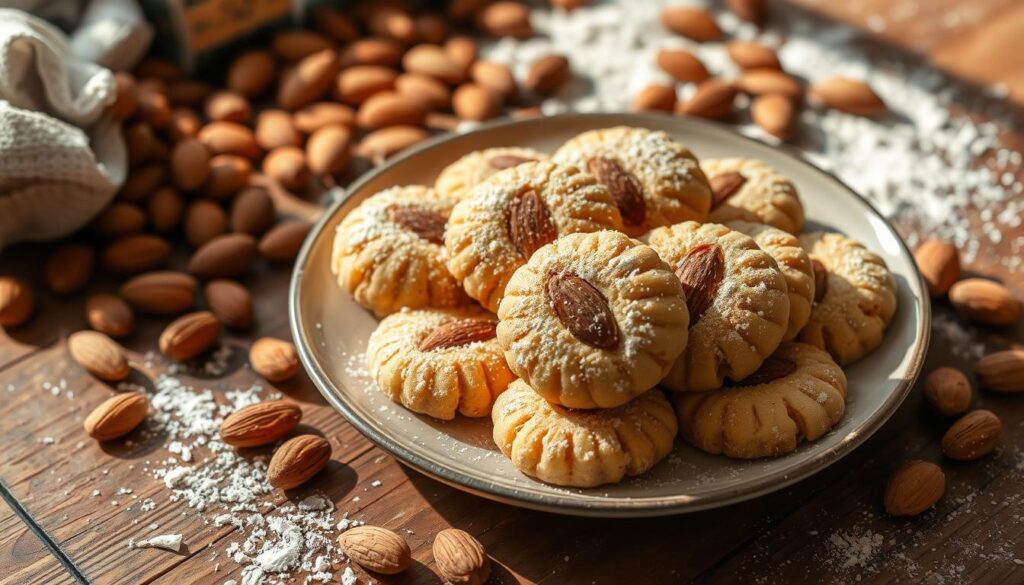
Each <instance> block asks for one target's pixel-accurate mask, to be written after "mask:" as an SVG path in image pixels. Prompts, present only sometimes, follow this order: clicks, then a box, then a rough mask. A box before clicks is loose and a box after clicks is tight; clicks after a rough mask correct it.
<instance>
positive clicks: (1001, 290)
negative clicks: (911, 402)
mask: <svg viewBox="0 0 1024 585" xmlns="http://www.w3.org/2000/svg"><path fill="white" fill-rule="evenodd" d="M914 259H915V260H916V262H917V266H918V269H919V270H920V271H921V275H922V276H923V277H924V280H925V284H926V285H927V288H928V293H929V294H930V295H931V297H932V299H933V300H935V301H941V300H942V299H943V298H947V299H948V301H949V303H950V304H951V305H952V306H953V309H954V310H955V311H956V312H957V313H958V314H959V315H960V316H961V317H963V318H964V319H966V320H968V321H971V322H973V323H977V324H979V325H987V326H994V327H1005V326H1008V325H1012V324H1014V323H1016V322H1017V321H1019V320H1020V318H1021V314H1022V310H1021V302H1020V301H1019V300H1018V299H1017V298H1015V297H1014V296H1013V293H1011V292H1010V290H1009V289H1007V288H1006V287H1005V286H1003V285H1002V284H1000V283H998V282H995V281H993V280H988V279H983V278H965V279H961V278H960V256H959V253H958V252H957V249H956V247H955V246H953V245H952V244H950V243H948V242H944V241H940V240H927V241H925V242H923V243H921V245H920V246H918V248H917V250H916V251H915V252H914ZM974 374H975V376H976V377H977V379H978V381H979V382H980V384H981V386H982V387H983V388H986V389H988V390H991V391H993V392H1001V393H1009V392H1024V350H1022V349H1019V348H1017V349H1009V350H1004V351H997V352H994V353H990V354H988V355H985V356H983V357H982V358H981V359H979V360H978V362H977V363H976V364H975V366H974ZM921 393H922V396H923V397H924V400H925V403H926V404H928V406H929V407H930V408H931V409H932V410H933V411H934V412H935V413H936V414H937V415H939V416H941V417H954V416H955V417H959V418H958V419H957V420H956V421H955V422H953V424H952V425H950V426H949V428H948V429H947V431H946V433H945V435H943V437H942V443H941V444H942V453H943V455H945V456H946V457H947V458H949V459H953V460H956V461H974V460H976V459H980V458H982V457H984V456H985V455H988V454H989V453H991V452H992V450H993V449H995V447H996V445H998V444H999V441H1000V439H1001V438H1002V433H1003V424H1002V421H1000V420H999V417H998V416H997V415H996V414H995V413H994V412H992V411H990V410H983V409H978V410H970V408H971V402H972V398H973V391H972V388H971V381H970V380H969V379H968V378H967V375H966V374H964V372H961V371H960V370H958V369H956V368H951V367H941V368H938V369H936V370H933V371H932V372H931V373H929V374H928V376H927V377H926V378H925V380H924V384H923V387H922V389H921ZM945 485H946V478H945V475H944V474H943V472H942V469H941V468H940V467H939V466H938V465H936V464H934V463H929V462H926V461H919V460H914V461H908V462H906V463H904V464H903V465H901V466H900V467H899V468H898V469H896V471H895V472H893V474H892V476H891V477H890V478H889V483H888V485H887V486H886V489H885V496H884V502H883V503H884V505H885V509H886V511H887V512H888V513H889V514H891V515H893V516H913V515H916V514H920V513H922V512H924V511H925V510H927V509H929V508H931V507H932V506H933V505H935V503H936V502H938V501H939V499H940V498H941V497H942V494H943V493H944V491H945Z"/></svg>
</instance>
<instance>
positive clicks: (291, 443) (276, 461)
mask: <svg viewBox="0 0 1024 585" xmlns="http://www.w3.org/2000/svg"><path fill="white" fill-rule="evenodd" d="M330 460H331V444H330V443H328V442H327V439H324V438H323V437H318V436H316V435H299V436H298V437H294V438H292V439H289V440H287V441H285V443H284V444H283V445H281V447H279V448H278V449H277V451H275V452H274V456H273V457H271V458H270V464H269V465H268V466H267V481H268V482H270V485H272V486H274V487H276V488H280V489H283V490H290V489H292V488H295V487H298V486H300V485H302V484H304V483H306V482H307V481H309V480H310V479H312V478H313V476H314V475H316V474H317V473H319V472H320V470H321V469H323V468H324V467H325V466H326V465H327V462H328V461H330ZM350 532H351V531H350ZM346 534H347V533H346ZM353 560H355V559H353ZM357 562H358V561H357Z"/></svg>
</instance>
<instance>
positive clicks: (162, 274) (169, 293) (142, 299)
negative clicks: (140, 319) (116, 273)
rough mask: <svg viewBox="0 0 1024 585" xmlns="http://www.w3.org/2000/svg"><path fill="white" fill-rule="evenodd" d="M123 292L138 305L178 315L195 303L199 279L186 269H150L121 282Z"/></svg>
mask: <svg viewBox="0 0 1024 585" xmlns="http://www.w3.org/2000/svg"><path fill="white" fill-rule="evenodd" d="M119 292H120V295H121V297H122V298H123V299H124V300H126V301H128V302H129V303H131V305H132V306H134V307H135V308H137V309H140V310H142V311H146V312H147V313H156V314H159V315H175V314H178V313H181V312H183V311H187V310H188V309H191V308H192V307H194V306H195V304H196V279H195V278H192V277H191V276H189V275H188V274H185V273H184V272H174V271H157V272H148V273H146V274H140V275H138V276H136V277H135V278H132V279H131V280H129V281H128V282H126V283H124V284H123V285H121V290H120V291H119Z"/></svg>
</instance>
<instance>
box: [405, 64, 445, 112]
mask: <svg viewBox="0 0 1024 585" xmlns="http://www.w3.org/2000/svg"><path fill="white" fill-rule="evenodd" d="M395 91H397V92H398V93H400V94H402V95H404V96H406V97H409V98H412V99H414V100H417V101H419V102H420V103H421V104H423V108H424V109H427V110H447V109H448V108H449V107H451V103H452V91H451V90H450V89H449V88H448V86H447V85H445V84H444V83H443V82H441V81H438V80H437V79H435V78H433V77H427V76H426V75H421V74H419V73H403V74H401V75H399V76H398V79H395Z"/></svg>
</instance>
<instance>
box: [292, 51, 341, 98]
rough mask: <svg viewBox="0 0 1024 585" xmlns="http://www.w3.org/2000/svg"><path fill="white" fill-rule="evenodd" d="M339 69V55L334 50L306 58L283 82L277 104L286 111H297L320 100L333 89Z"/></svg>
mask: <svg viewBox="0 0 1024 585" xmlns="http://www.w3.org/2000/svg"><path fill="white" fill-rule="evenodd" d="M338 68H339V61H338V53H337V52H336V51H334V50H333V49H326V50H323V51H320V52H318V53H314V54H312V55H310V56H308V57H306V58H304V59H303V60H302V61H299V63H298V64H297V65H296V66H295V68H294V69H292V70H291V71H290V72H289V73H287V74H286V75H285V76H284V78H283V79H282V80H281V86H280V87H279V88H278V91H277V103H278V104H279V105H280V106H281V107H282V108H284V109H286V110H297V109H299V108H301V107H303V106H305V105H308V104H311V103H313V102H315V101H317V100H319V99H320V98H321V97H323V95H324V94H325V93H327V90H328V89H329V88H330V87H331V82H332V81H334V77H335V75H337V73H338Z"/></svg>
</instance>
